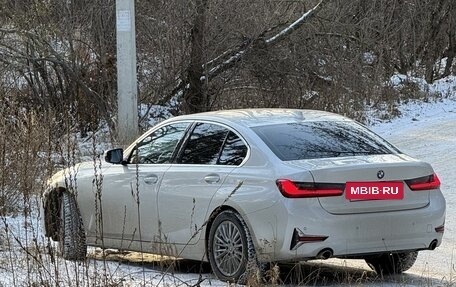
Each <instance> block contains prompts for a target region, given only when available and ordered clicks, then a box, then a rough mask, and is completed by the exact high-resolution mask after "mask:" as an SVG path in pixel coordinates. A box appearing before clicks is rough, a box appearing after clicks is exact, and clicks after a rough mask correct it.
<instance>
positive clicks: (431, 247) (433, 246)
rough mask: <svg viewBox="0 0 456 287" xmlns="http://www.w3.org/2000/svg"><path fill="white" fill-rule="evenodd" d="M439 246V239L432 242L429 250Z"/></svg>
mask: <svg viewBox="0 0 456 287" xmlns="http://www.w3.org/2000/svg"><path fill="white" fill-rule="evenodd" d="M437 244H438V241H437V239H434V240H432V242H431V244H429V250H434V249H435V248H436V247H437Z"/></svg>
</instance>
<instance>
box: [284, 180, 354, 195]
mask: <svg viewBox="0 0 456 287" xmlns="http://www.w3.org/2000/svg"><path fill="white" fill-rule="evenodd" d="M276 184H277V187H278V188H279V191H280V192H281V193H282V195H283V196H285V197H288V198H310V197H328V196H340V195H342V194H343V193H344V189H345V184H338V183H313V182H295V181H291V180H289V179H278V180H277V181H276Z"/></svg>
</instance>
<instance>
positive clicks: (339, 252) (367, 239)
mask: <svg viewBox="0 0 456 287" xmlns="http://www.w3.org/2000/svg"><path fill="white" fill-rule="evenodd" d="M265 218H268V220H269V224H268V225H269V226H274V227H275V228H273V230H274V231H273V233H274V234H273V237H274V238H270V236H271V232H269V231H267V232H264V231H263V229H262V228H261V226H264V221H265ZM248 221H249V225H250V228H251V230H253V234H254V235H255V238H254V239H255V242H256V245H257V247H258V248H257V250H258V251H257V253H258V255H259V259H260V260H262V261H300V260H307V259H314V258H316V257H317V255H318V254H319V252H321V251H322V250H324V249H326V250H327V249H330V250H331V251H332V256H333V257H360V256H361V255H363V254H373V253H381V252H389V251H405V250H422V249H429V246H430V245H431V243H432V242H433V241H435V240H436V241H437V244H436V246H439V245H440V243H441V241H442V237H443V233H442V232H437V231H436V230H435V229H436V228H437V227H441V226H442V225H443V224H444V222H445V199H444V198H443V196H442V194H441V192H433V193H431V200H430V204H429V205H427V206H426V207H423V208H419V209H412V210H404V211H392V212H378V213H363V214H344V215H334V214H330V213H328V212H326V211H325V210H324V209H322V208H321V206H320V205H319V204H318V201H317V200H314V199H311V200H306V201H305V200H295V199H284V200H283V201H281V202H280V203H278V204H276V205H274V206H273V207H272V208H271V209H268V210H264V211H261V212H258V213H255V214H250V215H248ZM295 229H299V230H300V231H302V233H303V234H305V235H309V236H322V237H326V236H327V238H326V239H325V240H324V241H319V242H309V243H303V244H300V245H299V247H297V248H294V249H293V248H290V246H291V242H292V240H293V239H292V238H293V232H294V231H295ZM269 230H271V229H269ZM265 239H266V240H265ZM264 242H267V243H268V245H267V246H265V244H264ZM271 242H273V243H274V244H271ZM434 243H435V242H434Z"/></svg>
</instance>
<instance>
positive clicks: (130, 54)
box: [116, 0, 138, 146]
mask: <svg viewBox="0 0 456 287" xmlns="http://www.w3.org/2000/svg"><path fill="white" fill-rule="evenodd" d="M134 1H135V0H116V20H117V21H116V30H117V107H118V111H117V139H118V141H119V143H120V144H121V145H124V146H125V145H128V144H129V143H131V142H132V141H133V140H134V139H135V138H136V137H137V136H138V96H137V83H136V33H135V2H134Z"/></svg>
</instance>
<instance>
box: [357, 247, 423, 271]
mask: <svg viewBox="0 0 456 287" xmlns="http://www.w3.org/2000/svg"><path fill="white" fill-rule="evenodd" d="M417 256H418V251H411V252H401V253H384V254H381V255H378V256H371V257H368V258H366V259H365V260H366V263H367V264H368V265H369V266H370V267H371V268H372V269H373V270H375V272H377V273H378V274H379V275H382V274H383V275H390V274H400V273H402V272H404V271H407V270H408V269H410V268H411V267H412V266H413V264H414V263H415V261H416V257H417Z"/></svg>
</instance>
